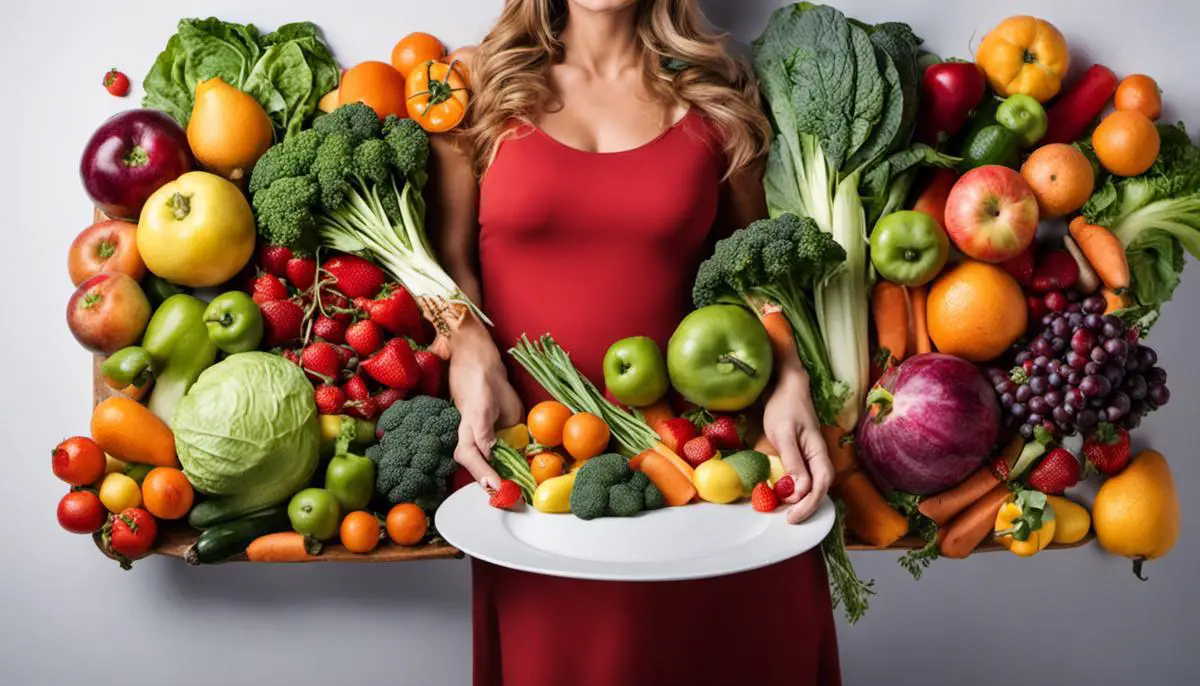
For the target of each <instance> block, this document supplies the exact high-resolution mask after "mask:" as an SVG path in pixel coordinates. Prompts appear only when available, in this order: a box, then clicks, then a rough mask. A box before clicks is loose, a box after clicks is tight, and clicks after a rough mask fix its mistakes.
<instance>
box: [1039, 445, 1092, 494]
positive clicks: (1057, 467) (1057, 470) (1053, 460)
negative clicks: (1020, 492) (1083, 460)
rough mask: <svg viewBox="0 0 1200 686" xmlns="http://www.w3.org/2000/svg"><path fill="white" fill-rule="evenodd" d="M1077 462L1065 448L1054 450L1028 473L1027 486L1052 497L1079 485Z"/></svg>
mask: <svg viewBox="0 0 1200 686" xmlns="http://www.w3.org/2000/svg"><path fill="white" fill-rule="evenodd" d="M1079 475H1080V469H1079V460H1077V459H1075V456H1074V455H1072V454H1071V452H1070V451H1068V450H1067V449H1066V448H1055V449H1054V450H1051V451H1050V453H1049V454H1048V455H1046V456H1045V457H1044V458H1042V461H1041V462H1040V463H1039V464H1038V466H1037V467H1034V469H1033V471H1032V472H1030V473H1029V485H1030V486H1032V487H1034V488H1036V489H1037V490H1039V491H1041V492H1042V493H1050V494H1052V495H1058V494H1061V493H1062V492H1063V491H1065V490H1067V489H1068V488H1070V487H1072V486H1074V485H1075V484H1077V483H1079Z"/></svg>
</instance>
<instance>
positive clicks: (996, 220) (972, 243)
mask: <svg viewBox="0 0 1200 686" xmlns="http://www.w3.org/2000/svg"><path fill="white" fill-rule="evenodd" d="M1037 227H1038V204H1037V198H1036V197H1034V195H1033V191H1032V190H1030V188H1029V184H1027V183H1025V179H1022V178H1021V175H1020V174H1019V173H1017V172H1016V171H1015V170H1013V169H1009V168H1008V167H1002V166H1000V165H996V164H989V165H985V166H982V167H976V168H975V169H972V170H971V171H969V172H967V173H966V174H963V175H962V176H961V177H960V178H959V179H958V181H957V182H956V183H955V184H954V187H953V188H951V189H950V195H949V197H947V198H946V233H947V234H949V235H950V240H952V241H954V245H955V247H957V248H958V249H959V250H961V251H962V252H963V254H965V255H966V256H967V257H972V258H974V259H976V260H980V261H982V262H1003V261H1004V260H1007V259H1009V258H1011V257H1016V256H1017V255H1019V254H1021V252H1023V251H1024V250H1025V248H1027V247H1029V244H1030V243H1032V242H1033V236H1034V234H1035V233H1037Z"/></svg>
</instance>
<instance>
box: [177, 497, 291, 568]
mask: <svg viewBox="0 0 1200 686" xmlns="http://www.w3.org/2000/svg"><path fill="white" fill-rule="evenodd" d="M290 528H292V525H291V522H290V521H289V520H288V513H287V505H276V506H274V507H269V508H267V509H265V510H261V511H259V512H255V513H254V514H250V515H246V516H245V517H243V518H241V519H237V520H234V521H232V522H225V523H224V524H217V525H216V526H213V527H210V528H208V529H205V530H204V532H203V533H201V534H200V537H199V538H197V539H196V542H195V543H193V544H192V545H191V546H190V547H188V549H187V552H185V553H184V556H183V559H185V560H187V562H188V564H193V565H199V564H212V563H214V562H222V561H224V560H228V559H229V558H231V557H233V556H234V555H240V554H241V553H244V552H245V551H246V547H247V546H249V545H250V542H251V541H253V540H254V539H256V538H258V537H259V536H265V535H267V534H273V533H277V532H280V531H287V530H288V529H290Z"/></svg>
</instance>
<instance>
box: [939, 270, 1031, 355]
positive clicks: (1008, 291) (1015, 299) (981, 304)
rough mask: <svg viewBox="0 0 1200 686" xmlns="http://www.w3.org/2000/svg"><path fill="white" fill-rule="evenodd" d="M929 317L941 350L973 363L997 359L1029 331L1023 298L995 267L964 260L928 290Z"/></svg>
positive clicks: (1015, 286) (1010, 281)
mask: <svg viewBox="0 0 1200 686" xmlns="http://www.w3.org/2000/svg"><path fill="white" fill-rule="evenodd" d="M926 306H927V308H928V310H927V312H926V317H927V319H928V324H929V337H930V338H931V339H932V340H933V344H934V346H936V347H937V349H938V352H943V353H946V354H947V355H957V356H958V357H961V358H963V359H967V360H970V361H972V362H986V361H987V360H992V359H995V358H997V357H999V356H1000V355H1001V354H1002V353H1003V352H1004V351H1005V350H1007V349H1008V347H1009V346H1011V345H1012V344H1013V343H1015V342H1016V340H1017V339H1018V338H1020V337H1021V336H1022V335H1024V333H1025V325H1026V323H1027V322H1026V311H1025V297H1024V296H1023V295H1022V293H1021V287H1020V286H1019V285H1018V284H1017V282H1016V280H1015V279H1013V277H1011V276H1009V274H1008V272H1006V271H1004V270H1003V269H1002V268H1000V267H999V266H997V265H994V264H987V263H986V262H976V261H975V260H965V261H963V262H961V263H959V264H958V265H956V266H954V267H951V268H950V269H947V270H946V271H944V272H942V274H941V275H940V276H939V277H938V278H937V280H936V281H934V282H933V286H932V287H931V288H930V289H929V301H928V303H927V305H926Z"/></svg>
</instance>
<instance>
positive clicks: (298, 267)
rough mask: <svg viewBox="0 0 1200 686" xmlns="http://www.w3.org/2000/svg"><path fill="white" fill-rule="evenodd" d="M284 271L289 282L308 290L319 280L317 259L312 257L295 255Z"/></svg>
mask: <svg viewBox="0 0 1200 686" xmlns="http://www.w3.org/2000/svg"><path fill="white" fill-rule="evenodd" d="M284 273H285V274H287V280H288V283H290V284H292V285H293V286H295V287H296V288H297V289H299V290H301V291H307V290H308V289H310V288H312V285H313V283H314V282H315V281H316V280H317V261H316V260H315V259H313V258H311V257H293V258H292V259H290V260H288V261H287V264H286V265H284Z"/></svg>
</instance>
